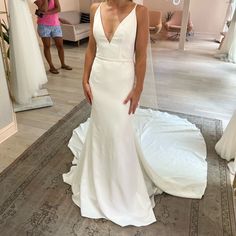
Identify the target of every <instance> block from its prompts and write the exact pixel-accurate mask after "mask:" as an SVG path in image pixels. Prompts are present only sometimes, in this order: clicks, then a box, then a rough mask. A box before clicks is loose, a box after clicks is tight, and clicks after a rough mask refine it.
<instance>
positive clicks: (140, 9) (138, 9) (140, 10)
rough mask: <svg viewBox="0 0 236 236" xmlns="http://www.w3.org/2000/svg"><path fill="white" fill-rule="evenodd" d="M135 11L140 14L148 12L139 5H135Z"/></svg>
mask: <svg viewBox="0 0 236 236" xmlns="http://www.w3.org/2000/svg"><path fill="white" fill-rule="evenodd" d="M136 9H137V12H140V14H143V13H146V12H148V9H147V7H145V6H143V5H140V4H137V7H136Z"/></svg>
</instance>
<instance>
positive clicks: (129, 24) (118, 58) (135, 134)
mask: <svg viewBox="0 0 236 236" xmlns="http://www.w3.org/2000/svg"><path fill="white" fill-rule="evenodd" d="M136 30H137V21H136V8H134V9H133V10H132V11H131V12H130V14H129V15H128V16H127V17H126V18H125V19H124V20H123V21H122V22H121V23H120V25H119V26H118V28H117V30H116V32H115V34H114V36H113V38H112V39H111V41H108V39H107V37H106V35H105V32H104V29H103V25H102V21H101V15H100V7H98V9H97V11H96V14H95V17H94V28H93V33H94V37H95V39H96V43H97V51H96V57H95V60H94V63H93V66H92V70H91V74H90V80H89V81H90V85H91V89H92V93H93V104H92V111H91V117H90V118H89V119H88V121H87V122H85V123H83V124H81V125H80V126H79V127H78V128H76V129H75V130H74V131H73V135H72V137H71V139H70V142H69V148H70V149H71V151H72V152H73V154H74V160H73V166H72V167H71V170H70V172H68V173H66V174H63V179H64V181H65V182H66V183H68V184H70V185H71V186H72V192H73V196H72V199H73V201H74V203H75V204H76V205H78V206H79V207H80V209H81V215H82V216H85V217H89V218H105V219H108V220H111V221H113V222H114V223H116V224H118V225H120V226H126V225H135V226H144V225H148V224H151V223H153V222H155V221H156V218H155V215H154V212H153V207H154V206H155V202H154V195H156V194H161V193H162V192H163V191H164V192H166V193H169V194H172V195H175V196H179V197H187V198H201V197H202V196H203V194H204V191H205V188H206V181H207V163H206V160H205V158H206V147H205V142H204V139H203V137H202V135H201V133H200V131H199V129H197V128H196V126H195V125H193V124H191V123H189V122H188V121H187V120H185V119H181V118H179V117H177V116H173V115H169V114H168V113H162V112H159V111H154V110H151V109H138V110H137V111H136V114H135V115H134V116H133V115H128V110H129V104H127V105H124V104H123V101H124V99H125V98H126V96H127V95H128V93H129V92H130V91H131V89H132V87H133V83H134V78H135V74H134V44H135V37H136Z"/></svg>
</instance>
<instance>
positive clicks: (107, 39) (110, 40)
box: [98, 3, 137, 44]
mask: <svg viewBox="0 0 236 236" xmlns="http://www.w3.org/2000/svg"><path fill="white" fill-rule="evenodd" d="M101 5H102V3H101V4H100V5H99V9H98V10H99V18H100V22H101V26H102V31H103V34H104V37H105V38H106V41H107V42H108V43H109V44H111V43H112V40H113V38H114V36H115V35H116V32H117V31H118V29H119V27H120V25H121V24H122V23H123V22H124V21H125V20H126V19H127V18H128V17H129V16H130V15H131V13H132V12H133V11H134V10H135V8H136V5H137V4H135V6H134V8H133V9H132V10H131V11H130V12H129V14H127V16H125V17H124V18H123V19H122V20H121V21H120V23H119V24H118V25H117V27H116V29H115V30H114V32H113V35H112V37H111V39H109V38H108V37H107V34H106V32H105V29H104V25H103V19H102V14H101Z"/></svg>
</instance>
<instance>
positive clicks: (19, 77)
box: [8, 0, 48, 104]
mask: <svg viewBox="0 0 236 236" xmlns="http://www.w3.org/2000/svg"><path fill="white" fill-rule="evenodd" d="M8 6H9V14H10V45H11V49H10V58H11V60H10V61H11V80H10V83H11V89H12V92H13V95H14V99H15V101H16V102H17V103H19V104H30V103H31V102H32V97H34V96H37V93H38V92H39V90H40V89H41V88H42V86H43V85H44V84H46V83H47V81H48V80H47V74H46V71H45V67H44V62H43V58H42V54H41V52H40V47H39V43H38V39H37V36H36V32H35V29H34V25H33V21H32V15H31V13H30V10H29V6H28V1H27V0H9V1H8Z"/></svg>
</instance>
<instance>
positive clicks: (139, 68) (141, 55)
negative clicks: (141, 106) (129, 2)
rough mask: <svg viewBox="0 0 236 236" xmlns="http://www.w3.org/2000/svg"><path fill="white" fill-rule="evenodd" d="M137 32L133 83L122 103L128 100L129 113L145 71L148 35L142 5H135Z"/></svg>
mask: <svg viewBox="0 0 236 236" xmlns="http://www.w3.org/2000/svg"><path fill="white" fill-rule="evenodd" d="M136 12H137V33H136V42H135V77H136V80H135V84H134V88H133V90H132V91H131V92H130V93H129V95H128V97H127V98H126V99H125V101H124V104H126V103H128V102H129V101H130V108H129V114H131V113H133V114H134V113H135V110H136V108H137V106H138V102H139V99H140V96H141V93H142V90H143V83H144V78H145V73H146V60H147V45H148V37H149V20H148V10H147V8H146V7H144V6H140V5H138V7H137V11H136Z"/></svg>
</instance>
